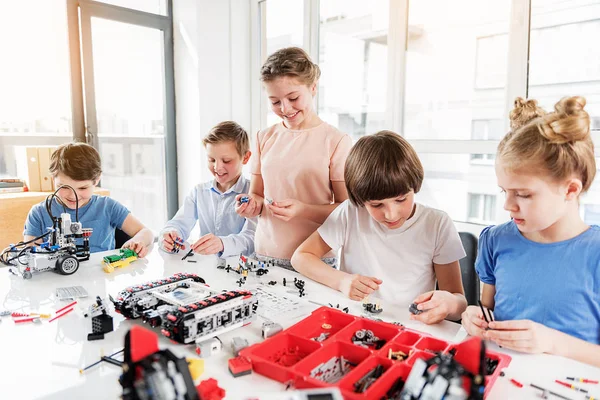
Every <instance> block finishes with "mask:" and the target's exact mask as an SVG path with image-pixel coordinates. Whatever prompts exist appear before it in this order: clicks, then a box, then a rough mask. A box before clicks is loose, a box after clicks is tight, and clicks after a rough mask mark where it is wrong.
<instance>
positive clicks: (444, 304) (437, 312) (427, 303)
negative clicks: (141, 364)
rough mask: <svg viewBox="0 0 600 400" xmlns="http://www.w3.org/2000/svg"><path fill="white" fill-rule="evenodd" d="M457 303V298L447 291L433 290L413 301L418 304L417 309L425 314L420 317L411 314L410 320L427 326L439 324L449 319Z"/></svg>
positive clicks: (419, 315)
mask: <svg viewBox="0 0 600 400" xmlns="http://www.w3.org/2000/svg"><path fill="white" fill-rule="evenodd" d="M455 301H456V297H455V296H454V295H453V294H452V293H450V292H447V291H445V290H432V291H430V292H427V293H423V294H422V295H420V296H417V298H416V299H415V300H414V301H413V303H416V304H417V309H418V310H421V311H423V312H422V313H421V314H418V315H414V314H410V316H409V318H410V319H412V320H417V321H421V322H423V323H425V324H427V325H431V324H437V323H438V322H440V321H443V320H445V319H446V317H448V314H450V312H451V310H452V304H453V303H454V302H455Z"/></svg>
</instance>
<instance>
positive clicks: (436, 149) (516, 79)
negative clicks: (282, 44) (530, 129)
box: [251, 0, 600, 233]
mask: <svg viewBox="0 0 600 400" xmlns="http://www.w3.org/2000/svg"><path fill="white" fill-rule="evenodd" d="M268 1H269V0H252V4H251V18H252V20H251V30H252V35H253V36H252V49H251V53H252V76H256V77H257V76H259V73H260V66H261V64H262V62H263V61H264V59H265V58H266V57H267V54H265V52H266V44H265V42H266V30H265V24H264V23H263V22H264V21H265V18H266V4H267V2H268ZM411 1H418V0H389V28H388V85H387V87H388V92H387V97H386V99H387V105H386V114H387V116H386V121H387V125H388V127H389V129H390V130H392V131H394V132H403V131H404V129H403V128H404V106H405V103H404V100H405V99H404V98H405V77H406V74H405V72H406V51H407V39H408V33H409V24H408V22H409V21H408V18H409V12H410V2H411ZM531 2H532V0H511V2H510V13H509V25H508V59H507V75H506V82H505V93H506V94H505V106H504V115H505V116H506V118H504V122H503V123H504V128H505V129H504V130H505V131H507V132H508V130H509V129H510V127H509V121H508V113H509V111H510V110H511V109H512V108H513V101H514V99H515V98H516V97H523V98H527V97H528V90H529V87H528V86H529V50H530V31H531V28H532V26H531V14H532V5H531ZM319 10H320V0H304V16H303V18H304V29H305V31H304V43H303V47H304V49H306V50H307V51H308V53H309V54H310V55H311V57H312V58H313V60H314V61H315V62H317V63H318V62H319V26H320V18H319ZM540 28H542V27H537V28H536V29H540ZM543 28H545V27H543ZM474 79H476V77H474ZM252 82H253V84H252V85H253V86H252V93H251V95H252V99H253V100H254V101H253V102H252V130H253V132H256V131H258V130H259V129H260V128H261V127H264V126H265V123H266V114H267V110H266V109H265V108H266V107H265V104H264V101H262V100H263V98H262V87H261V85H260V82H259V80H258V79H253V80H252ZM474 86H475V81H474ZM594 133H595V132H593V133H592V135H593V136H596V135H594ZM594 139H597V138H596V137H594ZM599 139H600V137H599ZM499 143H500V141H499V140H438V139H436V140H427V139H411V144H412V145H413V147H414V148H415V150H416V151H417V152H418V153H439V154H495V153H496V149H497V147H498V144H499ZM596 155H597V156H600V146H599V147H598V149H597V150H596ZM471 161H472V163H474V164H482V165H489V164H490V163H492V161H491V160H488V159H486V156H484V159H483V160H478V159H475V160H471ZM457 224H459V225H460V228H461V229H463V230H466V231H470V232H472V233H478V232H480V231H481V230H482V229H483V227H485V226H486V225H485V224H483V223H482V224H477V223H465V222H463V221H460V222H459V221H457Z"/></svg>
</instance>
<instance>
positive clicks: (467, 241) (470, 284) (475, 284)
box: [458, 232, 479, 306]
mask: <svg viewBox="0 0 600 400" xmlns="http://www.w3.org/2000/svg"><path fill="white" fill-rule="evenodd" d="M458 234H459V235H460V241H461V242H462V245H463V247H464V249H465V253H467V255H466V257H465V258H463V259H462V260H460V273H461V275H462V282H463V287H464V289H465V298H466V299H467V303H468V304H469V305H470V306H476V305H477V301H478V300H479V276H478V275H477V272H476V271H475V260H476V259H477V237H476V236H475V235H473V234H472V233H469V232H459V233H458Z"/></svg>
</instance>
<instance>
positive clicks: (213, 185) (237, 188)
mask: <svg viewBox="0 0 600 400" xmlns="http://www.w3.org/2000/svg"><path fill="white" fill-rule="evenodd" d="M245 184H246V178H244V176H243V175H240V177H239V178H238V180H237V182H236V183H235V184H234V185H233V186H232V187H230V188H229V190H228V191H226V192H225V193H223V192H221V191H220V190H219V188H217V181H216V180H214V179H213V180H212V182H210V183H209V185H210V186H209V185H207V186H206V189H210V190H212V191H213V192H215V193H216V194H219V195H226V194H229V193H231V192H234V193H236V194H240V193H244V185H245Z"/></svg>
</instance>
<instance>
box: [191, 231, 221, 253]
mask: <svg viewBox="0 0 600 400" xmlns="http://www.w3.org/2000/svg"><path fill="white" fill-rule="evenodd" d="M192 249H193V250H194V252H195V253H198V254H204V255H207V254H217V253H218V252H220V251H223V241H222V240H221V238H220V237H218V236H215V235H213V234H212V233H209V234H206V235H204V236H202V237H201V238H200V239H198V240H197V241H196V243H194V244H193V245H192Z"/></svg>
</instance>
